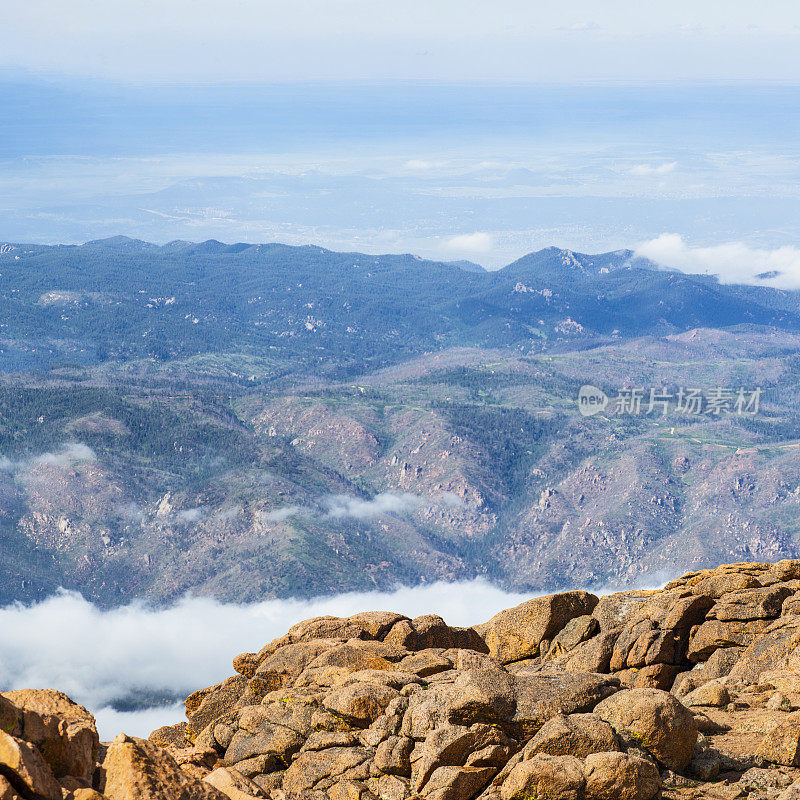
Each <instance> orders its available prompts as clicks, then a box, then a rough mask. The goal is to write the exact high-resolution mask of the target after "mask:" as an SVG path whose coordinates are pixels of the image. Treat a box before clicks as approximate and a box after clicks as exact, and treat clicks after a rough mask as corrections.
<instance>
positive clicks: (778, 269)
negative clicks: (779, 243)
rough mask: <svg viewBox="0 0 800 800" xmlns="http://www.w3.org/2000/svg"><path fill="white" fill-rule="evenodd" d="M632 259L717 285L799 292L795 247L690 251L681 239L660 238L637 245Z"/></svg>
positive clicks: (736, 245) (733, 245)
mask: <svg viewBox="0 0 800 800" xmlns="http://www.w3.org/2000/svg"><path fill="white" fill-rule="evenodd" d="M636 255H637V256H642V257H643V258H649V259H650V260H651V261H654V262H655V263H656V264H658V265H659V266H661V267H665V268H668V269H678V270H680V271H681V272H687V273H690V274H696V275H716V276H717V277H718V278H719V280H720V282H721V283H743V284H750V285H754V286H774V287H776V288H780V289H798V288H800V248H797V247H790V246H786V247H778V248H776V249H774V250H766V249H761V248H755V247H750V246H749V245H746V244H744V243H743V242H729V243H727V244H720V245H714V246H712V247H692V246H691V245H689V244H687V243H686V241H685V240H684V239H683V237H682V236H679V235H677V234H663V235H662V236H659V237H658V238H656V239H652V240H651V241H649V242H645V243H644V244H641V245H639V247H638V248H637V249H636Z"/></svg>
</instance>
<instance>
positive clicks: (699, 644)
mask: <svg viewBox="0 0 800 800" xmlns="http://www.w3.org/2000/svg"><path fill="white" fill-rule="evenodd" d="M768 627H769V623H768V622H767V621H766V620H754V621H752V622H739V621H736V620H734V621H731V622H721V621H720V620H716V619H710V620H707V621H706V622H704V623H703V624H702V625H700V626H699V627H698V628H697V629H696V630H695V631H694V632H693V633H692V636H691V639H690V640H689V648H688V650H687V653H686V657H687V658H688V659H689V660H690V661H695V662H699V661H706V660H708V658H709V657H710V656H711V654H712V653H713V652H714V651H715V650H718V649H719V648H720V647H734V646H735V647H747V646H748V645H750V644H752V642H753V641H754V640H755V639H756V637H757V636H758V634H760V633H763V632H764V631H765V630H766V629H767V628H768Z"/></svg>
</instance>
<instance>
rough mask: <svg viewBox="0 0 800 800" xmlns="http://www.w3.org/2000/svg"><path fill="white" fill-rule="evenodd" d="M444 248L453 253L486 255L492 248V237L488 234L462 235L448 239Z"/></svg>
mask: <svg viewBox="0 0 800 800" xmlns="http://www.w3.org/2000/svg"><path fill="white" fill-rule="evenodd" d="M444 247H445V249H446V250H450V251H452V252H454V253H488V252H490V251H491V249H492V248H493V247H494V237H493V236H492V235H491V234H489V233H464V234H461V235H459V236H452V237H451V238H449V239H448V240H447V241H446V242H445V243H444Z"/></svg>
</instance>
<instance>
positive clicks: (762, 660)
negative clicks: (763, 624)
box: [730, 614, 800, 683]
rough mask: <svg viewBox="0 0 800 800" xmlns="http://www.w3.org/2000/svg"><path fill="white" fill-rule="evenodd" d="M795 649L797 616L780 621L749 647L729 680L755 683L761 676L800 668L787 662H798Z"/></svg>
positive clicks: (798, 629)
mask: <svg viewBox="0 0 800 800" xmlns="http://www.w3.org/2000/svg"><path fill="white" fill-rule="evenodd" d="M798 645H800V616H798V615H794V614H793V615H790V616H788V617H781V618H780V619H777V620H775V622H773V623H772V625H770V626H769V627H768V628H767V629H766V630H765V631H764V632H763V633H761V634H760V635H759V636H757V637H755V638H754V640H753V641H752V642H750V643H749V644H748V646H747V649H746V650H744V652H742V653H741V655H740V657H739V658H738V660H737V661H736V664H735V665H734V666H733V668H732V669H731V671H730V676H731V678H733V679H735V680H737V681H741V682H742V683H758V682H759V677H760V675H761V673H762V672H767V671H772V670H776V669H792V668H798V667H800V664H798V663H790V659H794V660H795V662H796V661H797V659H798V656H797V653H796V649H797V647H798ZM798 671H800V670H798Z"/></svg>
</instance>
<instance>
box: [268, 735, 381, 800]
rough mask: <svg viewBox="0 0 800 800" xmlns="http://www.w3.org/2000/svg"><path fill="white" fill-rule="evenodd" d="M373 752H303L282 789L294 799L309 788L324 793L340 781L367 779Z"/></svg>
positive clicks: (343, 749)
mask: <svg viewBox="0 0 800 800" xmlns="http://www.w3.org/2000/svg"><path fill="white" fill-rule="evenodd" d="M372 752H373V751H371V750H369V749H367V748H364V747H329V748H327V749H325V750H318V751H308V752H305V753H300V754H299V755H298V756H297V758H295V760H294V761H292V763H291V765H290V766H289V769H287V770H286V773H285V774H284V777H283V789H284V791H285V792H286V793H287V794H288V795H289V797H293V796H296V795H299V794H301V793H302V792H303V791H307V790H309V789H320V790H323V791H324V790H325V789H327V788H330V787H331V786H333V785H334V784H335V783H337V782H338V781H341V780H355V781H360V780H365V779H366V778H368V777H369V773H370V764H369V762H370V760H371V758H372Z"/></svg>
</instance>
